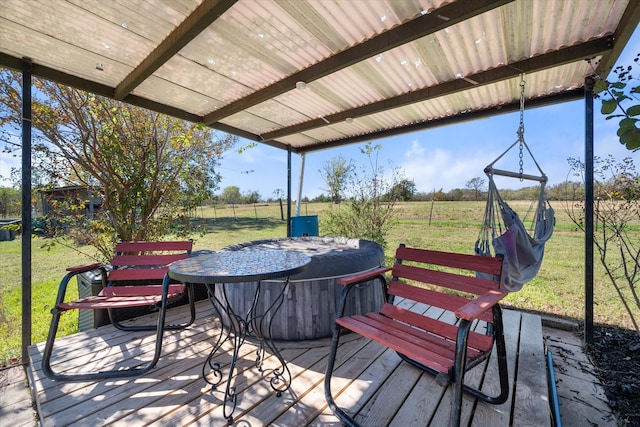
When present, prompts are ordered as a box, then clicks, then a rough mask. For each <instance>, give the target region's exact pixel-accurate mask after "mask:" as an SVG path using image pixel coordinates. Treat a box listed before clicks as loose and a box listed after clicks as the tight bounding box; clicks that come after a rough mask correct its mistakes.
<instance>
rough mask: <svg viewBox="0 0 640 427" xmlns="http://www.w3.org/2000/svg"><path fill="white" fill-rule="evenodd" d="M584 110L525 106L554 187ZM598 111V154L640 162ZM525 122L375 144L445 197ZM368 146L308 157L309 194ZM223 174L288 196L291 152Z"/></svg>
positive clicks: (260, 157)
mask: <svg viewBox="0 0 640 427" xmlns="http://www.w3.org/2000/svg"><path fill="white" fill-rule="evenodd" d="M638 52H640V30H639V29H636V31H635V33H634V35H633V37H632V38H631V40H630V41H629V43H628V44H627V48H626V49H625V51H624V52H623V53H622V55H621V57H620V61H619V63H621V64H631V63H632V61H633V58H634V57H635V56H636V54H637V53H638ZM637 68H638V67H636V71H637ZM525 80H526V76H525ZM584 110H585V108H584V101H581V100H580V101H573V102H568V103H563V104H556V105H552V106H548V107H543V108H535V109H526V106H525V114H524V123H525V140H526V142H527V144H528V145H529V148H530V149H531V151H532V152H533V155H534V156H535V158H536V160H537V161H538V164H539V165H540V167H541V168H542V170H543V171H544V172H545V174H546V175H547V176H548V177H549V184H550V185H554V184H559V183H562V182H564V181H566V180H567V179H568V178H572V177H571V176H570V175H569V172H570V170H569V164H568V162H567V159H568V158H579V159H584V135H585V130H584V124H585V119H584V116H585V111H584ZM595 110H596V116H595V123H594V134H595V154H596V156H605V155H608V154H612V155H613V156H615V157H616V158H617V159H619V160H621V159H622V158H624V157H628V156H631V157H633V158H634V160H635V161H636V163H638V153H631V152H630V151H628V150H626V149H625V148H624V147H623V146H622V145H620V143H619V142H618V138H617V136H616V123H615V121H613V120H611V121H607V120H605V119H604V117H603V116H602V115H600V113H599V101H598V100H596V104H595ZM518 124H519V113H509V114H503V115H497V116H493V117H490V118H486V119H481V120H476V121H470V122H465V123H460V124H457V125H450V126H443V127H438V128H435V129H430V130H425V131H420V132H412V133H407V134H404V135H400V136H394V137H390V138H384V139H378V140H374V141H372V142H373V143H374V144H380V145H381V146H382V149H381V150H380V152H379V154H378V162H379V164H380V165H382V166H384V167H385V169H386V170H387V171H391V169H392V168H399V169H400V170H401V171H402V173H403V176H404V177H405V178H407V179H410V180H413V181H414V182H415V184H416V189H417V190H418V191H421V192H431V191H433V190H439V189H442V190H443V191H445V192H446V191H449V190H451V189H454V188H465V184H466V183H467V182H468V181H469V180H471V179H473V178H475V177H481V178H485V175H484V172H483V170H484V168H485V166H487V165H488V164H489V163H491V162H493V161H494V160H495V159H496V157H498V156H499V155H500V154H502V153H503V152H504V151H505V150H506V149H507V148H508V147H509V146H510V145H511V144H512V143H513V142H514V141H516V140H517V134H516V131H517V129H518ZM242 143H243V144H247V143H248V141H246V140H244V141H242ZM1 145H2V144H1V143H0V146H1ZM363 146H364V144H354V145H349V146H344V147H340V148H334V149H327V150H321V151H316V152H312V153H308V154H307V155H306V159H305V174H304V181H303V188H302V195H303V197H304V196H307V197H309V198H313V197H315V196H318V195H319V194H322V193H326V190H324V188H325V183H324V180H323V178H322V174H321V173H320V172H319V171H320V170H321V169H322V167H323V165H324V164H326V162H327V161H329V160H331V159H332V158H333V157H336V156H338V155H342V156H343V157H345V158H347V159H352V161H353V163H354V164H356V165H357V167H360V165H362V163H363V162H364V161H366V157H365V156H364V155H362V154H361V153H360V149H361V148H362V147H363ZM517 155H518V152H517V150H511V151H510V152H509V155H507V156H505V157H504V158H503V159H501V160H500V161H499V162H498V163H496V167H497V168H500V169H507V170H516V171H517V170H518V158H517ZM527 157H528V156H525V159H527ZM527 160H528V159H527ZM19 162H20V158H19V156H18V157H14V156H13V155H11V154H7V153H0V186H6V185H9V182H8V181H6V180H5V179H6V178H8V176H9V171H10V169H11V167H12V166H13V167H16V166H18V165H19ZM300 165H301V158H300V156H299V155H297V154H293V155H292V170H291V175H292V195H293V197H294V198H295V197H296V196H297V193H298V179H299V174H300ZM638 166H639V167H640V164H639V165H638ZM220 172H221V174H222V177H223V179H222V182H221V183H220V187H221V190H222V189H224V188H225V187H227V186H230V185H236V186H238V187H239V188H240V191H241V192H242V193H248V192H250V191H258V192H259V193H260V194H261V195H262V197H263V198H269V197H272V196H273V194H274V191H275V190H276V189H282V190H285V191H286V188H287V153H286V151H284V150H280V149H277V148H272V147H269V146H266V145H263V144H258V145H257V147H255V148H251V149H248V150H245V151H244V152H243V153H242V154H238V153H235V152H230V153H228V154H227V155H226V156H225V158H224V159H223V161H222V164H221V168H220ZM524 172H525V173H531V174H537V170H536V169H535V167H534V166H533V165H532V164H531V163H530V162H528V163H525V165H524ZM497 184H498V186H499V187H501V188H520V187H522V186H525V185H531V183H530V182H526V181H525V182H520V181H519V180H517V179H512V178H500V180H497Z"/></svg>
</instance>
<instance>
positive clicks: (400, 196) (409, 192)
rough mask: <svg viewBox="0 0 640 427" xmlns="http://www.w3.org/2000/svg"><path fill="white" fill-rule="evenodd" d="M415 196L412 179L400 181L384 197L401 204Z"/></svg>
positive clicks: (414, 185)
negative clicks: (398, 201)
mask: <svg viewBox="0 0 640 427" xmlns="http://www.w3.org/2000/svg"><path fill="white" fill-rule="evenodd" d="M415 194H416V183H415V182H413V180H412V179H406V178H405V179H402V180H400V182H398V183H397V184H396V185H395V186H394V187H393V188H392V189H391V191H390V193H389V194H388V195H386V197H387V198H389V199H394V198H395V199H397V200H401V201H403V202H406V201H408V200H411V199H413V196H414V195H415Z"/></svg>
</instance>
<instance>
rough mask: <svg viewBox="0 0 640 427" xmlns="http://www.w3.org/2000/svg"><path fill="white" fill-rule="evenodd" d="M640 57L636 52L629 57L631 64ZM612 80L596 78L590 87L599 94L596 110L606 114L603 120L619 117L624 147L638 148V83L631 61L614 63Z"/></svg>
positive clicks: (639, 140) (639, 86)
mask: <svg viewBox="0 0 640 427" xmlns="http://www.w3.org/2000/svg"><path fill="white" fill-rule="evenodd" d="M639 61H640V53H638V54H637V55H636V57H635V59H634V60H633V62H634V64H635V65H638V62H639ZM613 74H614V75H615V76H616V81H613V82H610V81H608V80H602V79H600V80H597V81H596V82H595V85H594V88H593V91H594V93H595V94H596V96H599V97H601V98H602V107H601V109H600V112H601V113H602V114H603V115H605V116H607V120H610V119H616V118H617V119H620V121H619V122H618V138H619V139H620V143H621V144H622V145H624V146H626V147H627V149H629V150H632V151H636V150H639V149H640V128H639V127H638V121H639V120H640V119H638V116H640V104H639V103H638V101H639V98H638V94H640V84H638V80H639V79H638V77H637V76H634V75H633V65H628V66H626V67H625V66H622V65H620V66H618V67H616V68H614V69H613Z"/></svg>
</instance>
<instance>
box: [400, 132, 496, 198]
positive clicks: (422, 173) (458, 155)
mask: <svg viewBox="0 0 640 427" xmlns="http://www.w3.org/2000/svg"><path fill="white" fill-rule="evenodd" d="M468 148H469V149H468V150H465V151H459V152H457V151H455V150H453V149H449V150H446V149H443V148H434V149H428V148H424V147H422V146H421V145H420V143H419V142H418V141H413V142H412V144H411V148H410V149H408V150H407V151H406V152H405V153H404V157H405V161H404V162H403V163H402V164H401V165H400V167H401V169H402V170H403V171H404V174H405V177H406V178H407V179H411V180H413V181H414V182H415V184H416V189H417V190H418V191H423V192H430V191H433V190H439V189H441V188H442V189H443V191H449V190H451V189H454V188H465V184H466V183H467V182H468V181H469V180H471V179H473V178H475V177H478V176H482V177H484V172H483V171H484V168H485V166H487V164H489V163H490V162H491V161H492V155H493V154H492V153H487V152H481V151H479V150H478V149H477V148H476V147H468Z"/></svg>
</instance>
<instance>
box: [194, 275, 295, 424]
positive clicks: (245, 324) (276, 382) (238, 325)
mask: <svg viewBox="0 0 640 427" xmlns="http://www.w3.org/2000/svg"><path fill="white" fill-rule="evenodd" d="M287 285H288V281H287V282H285V283H284V284H283V286H282V289H281V291H280V293H279V295H278V296H277V298H275V299H274V301H273V303H272V304H271V305H270V306H269V307H268V308H267V310H265V311H264V312H260V313H257V311H256V304H257V302H258V299H259V298H260V283H258V286H257V287H256V291H255V294H254V296H253V299H252V303H251V306H250V309H249V310H248V312H247V313H246V314H245V315H244V316H243V315H241V314H237V313H235V312H234V311H233V309H232V306H231V304H229V301H228V299H227V292H226V288H225V285H224V283H219V284H216V285H207V291H208V294H209V300H210V301H211V304H212V305H213V307H214V309H215V310H216V311H217V312H218V315H219V317H220V320H221V322H222V328H221V330H220V335H219V336H218V339H217V341H216V343H215V344H214V346H213V349H212V350H211V353H209V356H208V357H207V360H206V361H205V363H204V365H203V366H202V376H203V378H204V379H205V381H206V382H207V383H208V384H210V385H211V389H212V391H215V390H217V389H218V386H219V385H220V383H221V382H222V379H223V372H222V369H221V367H220V364H219V363H218V362H215V356H216V354H217V353H218V352H219V351H220V350H221V348H222V345H223V344H224V343H225V342H227V341H230V342H231V343H232V344H233V356H232V359H231V364H230V365H229V368H228V369H229V372H228V374H227V383H226V385H225V390H224V404H223V415H224V418H226V420H227V422H229V423H232V422H233V412H234V411H235V408H236V404H237V397H238V393H237V392H236V387H235V386H232V384H231V383H232V381H233V376H234V370H235V368H236V363H237V362H238V356H239V354H240V349H241V347H242V345H243V344H244V342H245V340H246V339H247V338H248V337H255V338H257V339H258V350H257V351H256V361H255V367H256V368H257V369H258V370H259V371H260V372H265V371H263V363H264V359H265V350H266V349H269V351H271V354H272V355H274V356H275V357H276V358H277V359H278V366H277V367H276V368H275V369H270V370H269V371H270V372H269V375H265V376H266V377H267V378H268V381H269V384H270V386H271V388H272V389H273V390H274V391H275V392H276V395H277V396H278V397H280V396H281V395H282V393H284V392H285V391H287V390H288V389H289V387H290V386H291V372H290V371H289V368H288V367H287V364H286V362H285V361H284V359H283V357H282V355H281V354H280V351H278V348H277V347H276V345H275V343H274V341H273V339H272V338H271V319H272V317H273V313H275V312H277V311H278V309H279V308H280V306H281V305H282V302H283V301H284V295H285V290H286V288H287ZM216 287H218V290H219V292H218V295H220V297H218V295H216V292H215V290H216V289H215V288H216Z"/></svg>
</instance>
